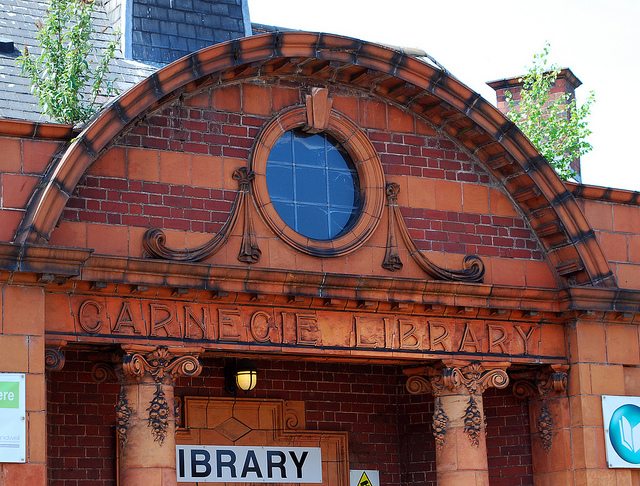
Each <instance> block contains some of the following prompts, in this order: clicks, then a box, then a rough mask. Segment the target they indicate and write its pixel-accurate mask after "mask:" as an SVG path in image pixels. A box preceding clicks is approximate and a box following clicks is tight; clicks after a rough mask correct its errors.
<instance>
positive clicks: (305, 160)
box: [289, 132, 324, 167]
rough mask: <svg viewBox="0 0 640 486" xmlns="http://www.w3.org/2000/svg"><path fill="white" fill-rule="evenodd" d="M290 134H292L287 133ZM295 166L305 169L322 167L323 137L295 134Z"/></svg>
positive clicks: (301, 133) (302, 133)
mask: <svg viewBox="0 0 640 486" xmlns="http://www.w3.org/2000/svg"><path fill="white" fill-rule="evenodd" d="M289 133H292V132H289ZM293 151H294V157H295V164H296V165H299V166H301V167H302V166H305V167H318V166H322V167H324V137H323V136H321V135H309V134H307V133H304V132H299V133H296V136H295V137H293Z"/></svg>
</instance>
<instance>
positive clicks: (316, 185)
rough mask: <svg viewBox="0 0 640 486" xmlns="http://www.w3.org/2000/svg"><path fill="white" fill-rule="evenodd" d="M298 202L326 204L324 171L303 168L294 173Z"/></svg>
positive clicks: (315, 168) (318, 168)
mask: <svg viewBox="0 0 640 486" xmlns="http://www.w3.org/2000/svg"><path fill="white" fill-rule="evenodd" d="M296 195H297V198H298V201H301V202H308V203H323V204H324V205H325V206H326V204H327V180H326V171H325V170H324V169H323V168H322V167H305V170H297V171H296Z"/></svg>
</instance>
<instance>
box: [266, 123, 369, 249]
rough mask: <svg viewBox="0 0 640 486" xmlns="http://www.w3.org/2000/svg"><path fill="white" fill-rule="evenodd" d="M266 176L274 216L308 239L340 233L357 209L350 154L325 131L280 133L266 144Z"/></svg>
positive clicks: (355, 176) (358, 200) (355, 177)
mask: <svg viewBox="0 0 640 486" xmlns="http://www.w3.org/2000/svg"><path fill="white" fill-rule="evenodd" d="M266 179H267V191H268V192H269V196H270V197H271V202H272V203H273V207H274V209H275V210H276V212H277V213H278V215H279V216H280V217H281V218H282V220H283V221H284V222H285V223H286V224H287V225H289V226H290V227H291V228H292V229H293V230H294V231H296V232H297V233H300V234H301V235H303V236H306V237H308V238H313V239H315V240H331V239H333V238H336V237H339V236H340V235H342V234H343V233H344V232H345V231H348V230H349V229H350V228H351V227H352V226H353V224H354V223H355V221H356V220H357V217H358V214H359V213H360V210H361V208H362V204H361V196H360V183H359V179H358V172H357V171H356V169H355V166H354V164H353V162H352V161H351V158H350V157H349V154H348V153H347V152H346V151H345V150H344V148H343V147H342V146H341V145H340V144H339V143H338V142H337V141H336V140H335V139H334V138H333V137H332V136H331V135H328V134H326V133H321V134H315V135H314V134H308V133H305V132H303V131H302V130H290V131H288V132H285V133H284V134H283V135H282V136H281V137H280V138H279V139H278V140H277V141H276V143H275V144H274V145H273V147H272V148H271V151H270V153H269V158H268V159H267V168H266Z"/></svg>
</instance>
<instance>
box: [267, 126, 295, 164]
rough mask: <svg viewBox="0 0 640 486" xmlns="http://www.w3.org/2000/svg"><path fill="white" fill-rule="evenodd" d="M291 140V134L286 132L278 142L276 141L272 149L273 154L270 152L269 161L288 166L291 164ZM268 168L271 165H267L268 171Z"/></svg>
mask: <svg viewBox="0 0 640 486" xmlns="http://www.w3.org/2000/svg"><path fill="white" fill-rule="evenodd" d="M291 140H292V134H291V132H285V133H284V134H283V135H282V136H281V137H280V138H279V139H278V140H276V143H275V144H274V145H273V147H272V148H271V152H269V161H276V162H286V163H287V164H291V157H292V155H291V150H292V148H291ZM268 168H269V164H267V169H268Z"/></svg>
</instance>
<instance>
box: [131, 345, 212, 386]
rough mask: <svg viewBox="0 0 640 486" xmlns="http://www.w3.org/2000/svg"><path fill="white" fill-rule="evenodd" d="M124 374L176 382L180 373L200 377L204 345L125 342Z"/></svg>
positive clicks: (137, 380) (145, 380) (136, 377)
mask: <svg viewBox="0 0 640 486" xmlns="http://www.w3.org/2000/svg"><path fill="white" fill-rule="evenodd" d="M122 349H123V350H124V351H125V355H124V356H123V357H122V373H123V379H124V380H125V381H129V380H132V381H135V382H152V383H158V384H160V383H162V384H168V385H173V384H174V382H175V379H176V378H177V377H178V376H198V375H199V374H200V372H201V371H202V364H201V363H200V360H199V359H198V357H199V356H200V354H201V353H202V349H201V348H168V347H166V346H159V347H155V346H137V345H129V344H127V345H123V346H122Z"/></svg>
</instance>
